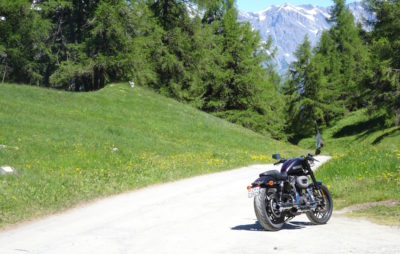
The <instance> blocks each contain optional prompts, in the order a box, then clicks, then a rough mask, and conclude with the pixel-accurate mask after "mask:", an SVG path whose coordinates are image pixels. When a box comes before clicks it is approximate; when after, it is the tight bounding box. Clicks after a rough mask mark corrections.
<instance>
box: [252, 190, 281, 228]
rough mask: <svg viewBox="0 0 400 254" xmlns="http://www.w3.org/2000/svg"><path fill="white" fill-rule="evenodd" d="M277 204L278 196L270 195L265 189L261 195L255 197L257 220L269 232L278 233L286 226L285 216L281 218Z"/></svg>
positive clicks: (261, 191)
mask: <svg viewBox="0 0 400 254" xmlns="http://www.w3.org/2000/svg"><path fill="white" fill-rule="evenodd" d="M276 203H277V195H276V194H269V195H268V194H267V191H266V189H265V188H263V189H261V190H260V194H259V195H257V196H256V197H254V211H255V213H256V217H257V220H258V222H260V224H261V226H262V227H263V228H264V229H265V230H267V231H278V230H280V229H281V228H282V226H283V224H284V218H283V216H282V215H281V216H279V214H278V211H277V209H276V208H275V207H274V204H276ZM277 215H278V216H277Z"/></svg>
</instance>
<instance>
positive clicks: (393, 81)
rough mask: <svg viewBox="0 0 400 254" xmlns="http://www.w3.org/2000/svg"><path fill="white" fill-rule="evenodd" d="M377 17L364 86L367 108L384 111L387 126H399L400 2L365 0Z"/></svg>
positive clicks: (374, 23) (374, 22)
mask: <svg viewBox="0 0 400 254" xmlns="http://www.w3.org/2000/svg"><path fill="white" fill-rule="evenodd" d="M367 2H368V6H369V8H370V10H371V11H372V12H374V13H375V14H376V19H375V20H374V21H373V31H372V53H373V54H372V68H373V74H372V75H371V79H370V83H369V84H366V85H365V88H366V89H367V92H368V95H369V98H370V101H371V103H370V109H372V110H374V109H376V108H381V109H384V110H385V112H386V115H387V125H391V124H393V123H397V124H398V125H400V32H399V31H400V21H399V18H398V17H399V15H400V2H399V1H393V0H392V1H378V0H370V1H367Z"/></svg>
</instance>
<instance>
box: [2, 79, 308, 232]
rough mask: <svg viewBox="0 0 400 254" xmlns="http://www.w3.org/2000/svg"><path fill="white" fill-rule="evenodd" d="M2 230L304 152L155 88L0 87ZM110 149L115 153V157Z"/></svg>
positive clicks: (114, 86) (113, 86) (122, 85)
mask: <svg viewBox="0 0 400 254" xmlns="http://www.w3.org/2000/svg"><path fill="white" fill-rule="evenodd" d="M0 144H3V145H6V146H7V148H6V149H0V165H10V166H12V167H14V168H16V170H17V174H16V175H7V176H1V175H0V227H3V226H5V225H7V224H13V223H17V222H21V221H24V220H28V219H31V218H34V217H37V216H42V215H45V214H49V213H52V212H57V211H60V210H63V209H65V208H68V207H71V206H74V205H76V204H78V203H80V202H83V201H87V200H93V199H95V198H98V197H103V196H106V195H111V194H115V193H120V192H123V191H127V190H132V189H136V188H140V187H144V186H147V185H150V184H156V183H162V182H167V181H172V180H176V179H180V178H184V177H190V176H194V175H200V174H206V173H212V172H216V171H221V170H226V169H231V168H235V167H239V166H244V165H248V164H254V163H265V162H270V161H272V159H270V158H271V154H272V153H276V152H280V153H281V154H283V155H286V156H289V155H299V154H304V153H305V151H304V150H302V149H300V148H297V147H295V146H291V145H288V144H286V143H283V142H278V141H275V140H272V139H271V138H269V137H266V136H262V135H259V134H256V133H254V132H252V131H250V130H247V129H245V128H242V127H239V126H237V125H233V124H231V123H228V122H226V121H223V120H221V119H219V118H216V117H213V116H211V115H208V114H206V113H203V112H200V111H198V110H196V109H194V108H192V107H190V106H187V105H183V104H181V103H178V102H176V101H174V100H172V99H168V98H165V97H162V96H160V95H158V94H156V93H154V92H151V91H150V90H147V89H144V88H140V87H135V88H134V89H130V87H129V85H127V84H113V85H110V86H107V87H106V88H105V89H102V90H101V91H97V92H91V93H70V92H63V91H56V90H50V89H43V88H36V87H31V86H22V85H10V84H8V85H0ZM113 148H117V149H118V151H116V152H113V151H112V150H113Z"/></svg>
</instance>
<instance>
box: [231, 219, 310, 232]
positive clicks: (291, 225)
mask: <svg viewBox="0 0 400 254" xmlns="http://www.w3.org/2000/svg"><path fill="white" fill-rule="evenodd" d="M306 226H313V224H312V223H311V222H304V221H290V222H287V223H285V224H283V227H282V229H283V230H293V229H302V228H305V227H306ZM231 229H232V230H239V231H242V230H244V231H265V230H264V228H263V227H262V226H261V224H260V223H259V222H258V221H256V222H255V223H254V224H248V225H239V226H236V227H233V228H231Z"/></svg>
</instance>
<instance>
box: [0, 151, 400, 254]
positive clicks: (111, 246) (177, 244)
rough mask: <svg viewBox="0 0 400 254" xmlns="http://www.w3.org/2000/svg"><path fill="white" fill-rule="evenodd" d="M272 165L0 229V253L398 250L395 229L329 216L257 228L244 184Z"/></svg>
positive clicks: (195, 180)
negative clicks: (323, 221)
mask: <svg viewBox="0 0 400 254" xmlns="http://www.w3.org/2000/svg"><path fill="white" fill-rule="evenodd" d="M318 159H319V160H321V161H326V160H328V159H329V157H324V156H319V157H318ZM272 167H273V166H271V165H255V166H250V167H246V168H241V169H238V170H232V171H228V172H223V173H217V174H212V175H206V176H200V177H195V178H190V179H186V180H182V181H178V182H174V183H168V184H163V185H158V186H153V187H150V188H146V189H142V190H139V191H134V192H130V193H125V194H122V195H118V196H115V197H112V198H108V199H104V200H100V201H97V202H95V203H92V204H88V205H86V206H84V207H80V208H76V209H72V210H69V211H67V212H65V213H62V214H59V215H54V216H50V217H47V218H44V219H41V220H38V221H35V222H32V223H28V224H24V225H20V226H18V227H16V228H14V229H11V230H6V231H3V232H0V253H1V254H8V253H10V254H11V253H40V254H47V253H51V254H54V253H68V254H70V253H73V254H78V253H85V254H86V253H96V254H97V253H104V254H112V253H140V254H145V253H230V254H231V253H294V252H295V253H307V254H309V253H400V228H398V227H387V226H380V225H376V224H373V223H370V222H368V221H364V220H358V219H357V220H356V219H349V218H346V217H343V216H340V215H335V214H334V215H333V216H332V218H331V220H330V221H329V223H328V224H326V225H321V226H312V225H310V224H309V222H308V221H307V219H306V217H305V216H300V217H296V218H294V219H293V220H292V221H291V222H290V223H288V224H286V225H285V226H284V228H283V229H282V230H281V231H279V232H266V231H263V230H262V228H261V226H260V225H259V224H258V223H257V221H256V217H255V214H254V210H253V200H252V199H248V198H247V190H246V186H247V185H248V184H250V183H251V182H252V181H253V180H255V178H256V177H257V175H258V174H259V173H260V172H263V171H265V170H267V169H270V168H272Z"/></svg>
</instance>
